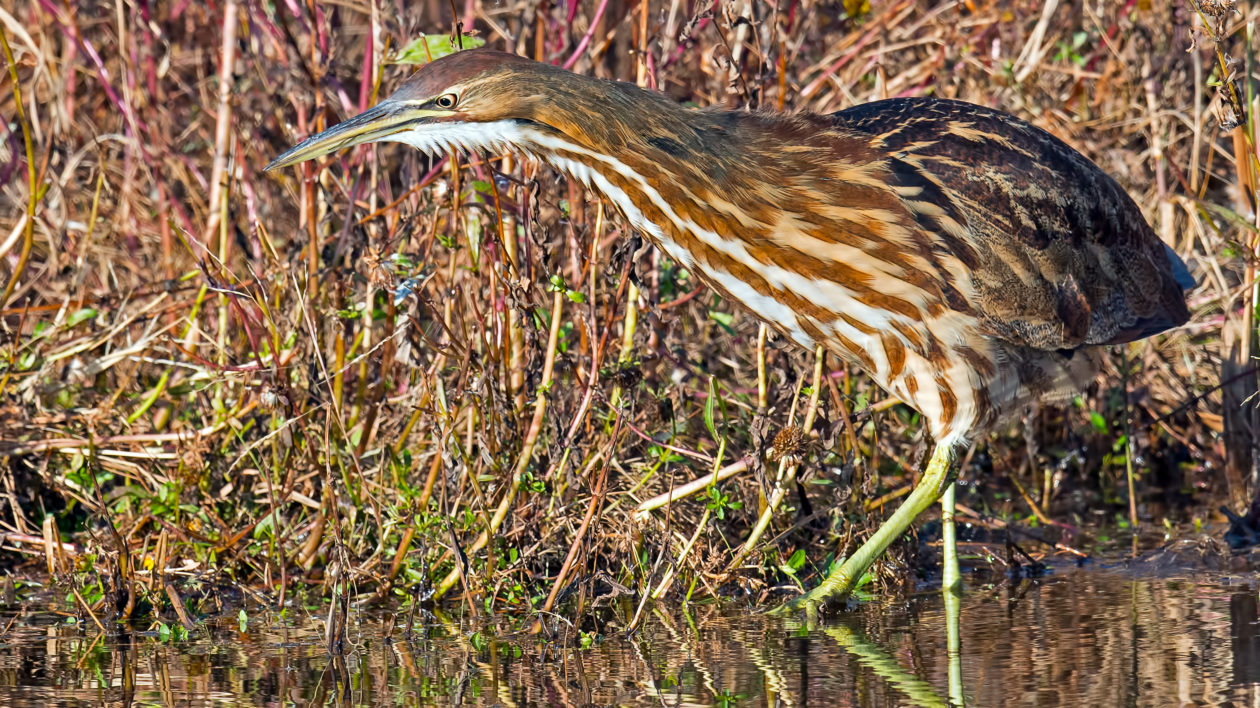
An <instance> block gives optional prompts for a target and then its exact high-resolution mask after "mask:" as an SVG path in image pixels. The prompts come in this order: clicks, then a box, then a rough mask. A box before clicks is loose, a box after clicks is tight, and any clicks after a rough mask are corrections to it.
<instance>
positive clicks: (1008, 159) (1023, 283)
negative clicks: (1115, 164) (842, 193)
mask: <svg viewBox="0 0 1260 708" xmlns="http://www.w3.org/2000/svg"><path fill="white" fill-rule="evenodd" d="M827 119H828V120H829V121H830V123H831V125H832V126H834V128H835V129H837V130H841V131H846V132H850V133H852V134H854V135H857V136H861V137H864V138H865V140H866V141H867V144H868V146H869V147H870V148H871V149H872V150H873V151H874V152H875V153H876V154H878V155H879V156H880V159H881V160H883V161H884V162H885V164H886V166H887V170H886V172H885V174H886V179H888V180H889V186H890V187H891V188H892V189H893V190H895V191H896V192H897V193H898V194H899V195H901V198H902V202H903V203H904V204H905V205H906V208H907V210H908V211H909V212H910V213H911V214H912V215H913V216H914V218H915V219H916V220H917V223H918V225H919V226H920V228H922V229H923V230H924V232H925V233H927V234H933V235H934V238H936V239H937V242H938V244H939V245H940V248H941V249H942V250H944V251H948V255H949V256H952V257H953V258H955V259H957V261H956V262H957V263H958V264H960V265H961V267H960V268H958V269H957V270H961V271H962V272H963V273H965V275H964V276H963V277H965V278H967V279H968V280H969V281H970V282H969V283H967V285H968V287H966V288H964V290H965V292H967V293H968V300H969V302H970V306H971V307H972V309H973V310H974V311H975V313H976V314H977V315H979V317H980V318H981V320H982V321H983V322H984V325H985V327H987V328H988V330H989V331H990V332H991V333H992V334H993V335H994V336H997V337H1000V338H1002V339H1005V340H1008V341H1012V342H1015V343H1017V344H1020V345H1025V346H1031V347H1034V348H1038V349H1072V348H1075V347H1077V346H1081V345H1084V344H1107V343H1118V342H1124V341H1130V340H1133V339H1138V338H1141V337H1145V336H1149V335H1150V334H1153V333H1155V332H1158V331H1162V330H1164V329H1168V328H1170V327H1173V326H1176V325H1179V324H1181V323H1183V322H1184V321H1185V320H1186V319H1187V317H1188V313H1187V311H1186V306H1185V300H1184V295H1183V293H1182V287H1183V286H1184V285H1185V278H1183V277H1182V276H1183V275H1184V274H1185V266H1184V264H1182V263H1181V262H1180V261H1179V260H1178V259H1177V257H1176V256H1175V254H1172V253H1171V251H1170V250H1169V249H1168V248H1167V247H1165V246H1164V244H1163V243H1162V242H1161V241H1160V240H1159V238H1158V237H1157V236H1156V235H1155V233H1154V232H1153V231H1152V230H1151V228H1150V226H1149V225H1148V224H1147V222H1146V220H1145V218H1144V217H1143V215H1142V212H1141V210H1140V209H1139V208H1138V206H1137V204H1136V203H1135V202H1134V201H1133V199H1132V198H1130V197H1129V195H1128V193H1127V192H1125V190H1124V188H1123V187H1121V186H1120V185H1119V184H1118V183H1117V182H1116V181H1115V180H1114V179H1112V178H1111V177H1110V176H1109V175H1107V173H1106V172H1104V171H1103V170H1102V169H1100V168H1099V167H1098V166H1097V165H1095V164H1094V163H1093V162H1091V161H1090V160H1089V159H1088V158H1086V157H1085V156H1084V155H1082V154H1081V153H1079V152H1078V151H1076V150H1074V149H1073V148H1072V147H1070V146H1069V145H1067V144H1066V143H1065V142H1063V141H1062V140H1060V139H1059V138H1057V137H1055V136H1053V135H1051V134H1050V133H1049V132H1047V131H1045V130H1042V129H1041V128H1038V127H1036V126H1034V125H1032V124H1031V123H1028V122H1027V121H1024V120H1021V119H1020V118H1017V117H1015V116H1013V115H1010V114H1008V113H1003V112H1001V111H998V110H994V109H992V108H987V107H985V106H980V105H976V104H971V103H965V102H962V101H953V100H946V99H935V98H898V99H888V100H884V101H876V102H872V103H866V104H862V105H858V106H855V107H853V108H850V109H847V110H844V111H840V112H838V113H834V114H831V115H830V116H827ZM943 255H944V254H943ZM1179 280H1181V281H1182V282H1181V283H1179V282H1178V281H1179Z"/></svg>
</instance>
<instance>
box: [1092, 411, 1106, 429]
mask: <svg viewBox="0 0 1260 708" xmlns="http://www.w3.org/2000/svg"><path fill="white" fill-rule="evenodd" d="M1089 422H1090V423H1091V424H1093V426H1094V430H1097V431H1098V432H1099V433H1103V434H1106V433H1107V419H1106V418H1104V417H1103V415H1102V413H1099V412H1098V411H1090V412H1089Z"/></svg>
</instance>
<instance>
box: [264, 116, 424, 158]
mask: <svg viewBox="0 0 1260 708" xmlns="http://www.w3.org/2000/svg"><path fill="white" fill-rule="evenodd" d="M446 115H449V112H446V111H432V110H424V109H420V108H417V107H416V106H414V105H412V104H407V103H401V102H398V101H390V100H385V101H382V102H381V103H378V104H377V105H376V106H373V107H372V108H369V109H367V110H366V111H364V112H362V113H360V114H359V115H357V116H355V117H353V118H351V119H349V120H346V121H342V122H341V123H338V124H337V125H334V126H333V127H331V128H329V129H328V130H325V131H324V132H322V133H316V134H315V135H312V136H311V137H309V138H307V139H306V140H303V141H302V142H300V143H298V144H297V145H294V146H293V147H292V148H289V150H288V151H287V152H285V153H284V154H283V155H281V156H280V157H277V158H276V159H274V160H272V161H271V164H270V165H267V167H266V170H268V171H270V170H274V169H276V168H279V167H288V166H289V165H295V164H297V163H299V162H305V161H306V160H311V159H314V158H316V157H322V156H323V155H327V154H328V153H330V152H334V151H336V150H340V149H342V148H348V147H353V146H355V145H361V144H363V143H372V142H376V141H378V140H384V139H386V138H388V137H389V136H391V135H393V134H395V133H399V132H401V131H403V130H406V129H407V128H409V127H411V126H413V125H415V124H416V123H418V122H421V121H424V120H428V119H432V118H437V117H442V116H446Z"/></svg>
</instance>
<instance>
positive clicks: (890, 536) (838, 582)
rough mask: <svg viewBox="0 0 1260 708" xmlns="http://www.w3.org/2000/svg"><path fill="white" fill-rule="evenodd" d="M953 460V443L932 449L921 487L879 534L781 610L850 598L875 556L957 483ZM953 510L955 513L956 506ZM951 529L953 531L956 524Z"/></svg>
mask: <svg viewBox="0 0 1260 708" xmlns="http://www.w3.org/2000/svg"><path fill="white" fill-rule="evenodd" d="M953 461H954V453H953V449H952V448H951V447H950V446H949V445H937V446H936V450H934V451H933V452H932V459H931V461H930V462H928V467H927V472H925V473H924V475H923V479H921V480H919V486H917V487H915V488H914V491H912V492H910V496H908V497H906V500H905V501H904V502H902V504H901V506H900V507H898V508H897V511H895V512H893V515H892V516H891V517H890V518H889V519H888V520H887V521H885V522H884V523H883V525H881V526H880V527H879V528H878V529H877V530H876V531H875V534H874V535H873V536H871V537H870V538H869V539H867V540H866V543H863V544H862V547H861V548H859V549H857V551H855V552H854V553H853V555H851V556H849V557H848V559H846V560H845V561H844V564H843V565H841V566H840V567H839V568H838V569H836V570H835V571H833V572H832V573H831V575H828V576H827V578H826V579H825V580H823V581H822V583H820V584H819V585H818V587H816V588H814V589H813V590H811V591H809V592H808V593H805V594H804V595H802V596H800V597H798V598H797V599H795V600H793V601H792V602H789V603H788V604H786V605H784V606H783V607H782V608H780V611H781V612H794V611H796V610H806V611H807V612H816V611H817V610H818V609H819V608H820V607H821V606H822V605H824V604H825V603H827V602H838V601H840V600H843V599H844V598H846V597H848V595H849V593H851V592H853V588H854V587H855V586H856V585H857V583H858V581H859V580H861V578H862V575H863V574H864V573H866V569H867V568H870V567H871V564H872V563H874V562H875V559H877V558H879V556H880V555H881V554H883V552H884V551H885V550H887V549H888V547H889V546H890V545H892V542H893V541H895V540H897V539H899V538H901V536H902V535H903V534H904V533H905V532H906V530H907V529H909V528H910V524H912V523H914V520H915V519H916V518H917V517H918V516H919V514H922V513H923V512H924V511H926V510H927V508H928V507H929V506H932V503H933V502H935V501H936V500H937V499H938V498H940V496H941V492H943V491H944V490H945V488H946V487H947V486H950V487H952V486H953V485H952V483H951V480H950V465H951V464H952V463H953ZM950 510H951V512H952V510H953V507H952V506H951V508H950ZM951 521H952V515H951ZM949 528H950V533H951V534H952V533H953V526H952V524H951V526H950V527H949ZM952 538H953V537H952V535H951V536H950V539H951V540H950V541H947V542H946V550H945V552H946V554H947V556H949V557H953V562H954V571H955V573H957V568H958V565H957V563H958V558H957V556H956V555H954V554H953V550H954V547H953V543H952Z"/></svg>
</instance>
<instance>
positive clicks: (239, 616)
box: [236, 607, 249, 634]
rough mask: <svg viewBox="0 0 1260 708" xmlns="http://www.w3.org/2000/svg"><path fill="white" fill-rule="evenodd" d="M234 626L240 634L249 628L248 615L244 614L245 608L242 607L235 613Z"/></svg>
mask: <svg viewBox="0 0 1260 708" xmlns="http://www.w3.org/2000/svg"><path fill="white" fill-rule="evenodd" d="M236 625H237V627H239V628H240V630H241V634H244V633H245V630H246V629H248V628H249V615H247V614H245V608H244V607H242V608H241V611H240V612H237V613H236Z"/></svg>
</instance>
